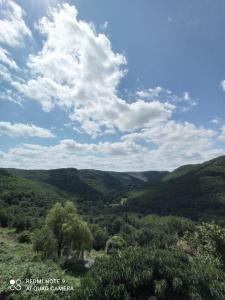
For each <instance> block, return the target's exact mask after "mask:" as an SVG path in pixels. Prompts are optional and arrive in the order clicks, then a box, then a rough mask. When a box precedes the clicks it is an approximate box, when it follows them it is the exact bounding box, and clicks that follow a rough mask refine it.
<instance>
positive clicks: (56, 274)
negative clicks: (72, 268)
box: [0, 228, 80, 300]
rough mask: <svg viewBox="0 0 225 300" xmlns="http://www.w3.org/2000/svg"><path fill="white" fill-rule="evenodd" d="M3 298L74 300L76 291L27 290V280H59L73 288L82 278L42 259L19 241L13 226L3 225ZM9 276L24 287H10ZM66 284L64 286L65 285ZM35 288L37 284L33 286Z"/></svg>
mask: <svg viewBox="0 0 225 300" xmlns="http://www.w3.org/2000/svg"><path fill="white" fill-rule="evenodd" d="M0 270H1V273H0V299H5V300H7V299H10V300H20V299H21V300H30V299H32V300H33V299H40V300H42V299H44V300H48V299H49V300H50V299H56V300H58V299H60V300H61V299H62V300H64V299H73V298H74V297H73V295H74V293H75V292H74V291H71V292H56V291H51V290H50V291H42V292H40V291H39V292H35V291H34V289H33V290H32V291H29V292H28V291H26V289H27V284H26V283H25V280H26V279H43V280H46V279H52V278H56V279H60V280H61V281H62V280H65V282H66V283H65V284H66V285H69V286H71V287H72V288H73V289H74V290H76V288H77V287H78V286H79V284H80V278H79V277H74V276H70V275H69V274H67V273H65V272H64V271H63V270H62V269H60V267H59V266H58V265H57V264H56V263H54V262H53V261H50V260H45V261H42V260H41V258H40V257H39V255H38V254H37V253H36V252H34V251H33V249H32V245H31V244H27V243H23V244H21V243H19V242H18V241H17V234H16V232H15V231H14V230H13V229H8V228H0ZM10 279H20V280H21V281H22V289H21V291H20V292H16V291H12V290H10V284H9V282H10ZM65 284H64V285H65ZM33 288H34V286H33Z"/></svg>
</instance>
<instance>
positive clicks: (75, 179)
mask: <svg viewBox="0 0 225 300" xmlns="http://www.w3.org/2000/svg"><path fill="white" fill-rule="evenodd" d="M8 172H10V173H11V174H14V175H16V176H19V177H23V178H27V179H31V180H33V181H37V182H42V183H47V184H50V185H52V186H55V187H57V188H59V189H61V190H63V191H65V192H66V193H68V194H71V195H75V196H80V197H88V198H92V197H96V196H101V195H110V194H112V193H118V192H121V191H126V190H129V189H133V188H134V187H139V186H142V185H143V184H144V183H145V182H150V181H151V182H157V181H160V180H161V179H162V178H163V177H164V176H165V175H166V174H168V172H155V171H149V172H139V173H138V172H136V173H135V172H134V173H126V172H107V171H98V170H77V169H75V168H67V169H54V170H19V169H8Z"/></svg>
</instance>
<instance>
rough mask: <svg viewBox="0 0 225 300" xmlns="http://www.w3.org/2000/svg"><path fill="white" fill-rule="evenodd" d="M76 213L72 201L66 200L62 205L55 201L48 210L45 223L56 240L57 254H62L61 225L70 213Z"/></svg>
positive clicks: (62, 238)
mask: <svg viewBox="0 0 225 300" xmlns="http://www.w3.org/2000/svg"><path fill="white" fill-rule="evenodd" d="M75 213H76V209H75V206H74V204H73V203H72V202H69V201H68V202H66V203H65V205H64V206H63V205H62V204H61V203H56V204H55V205H54V206H53V207H52V208H51V209H50V211H49V213H48V215H47V217H46V225H47V226H48V227H49V228H50V229H51V230H52V231H53V233H54V236H55V238H56V241H57V255H58V257H60V256H61V255H62V250H63V246H64V245H63V243H64V232H63V225H64V224H65V223H66V222H67V220H68V218H69V217H70V215H73V214H75Z"/></svg>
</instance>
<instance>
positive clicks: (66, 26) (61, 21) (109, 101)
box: [13, 4, 174, 136]
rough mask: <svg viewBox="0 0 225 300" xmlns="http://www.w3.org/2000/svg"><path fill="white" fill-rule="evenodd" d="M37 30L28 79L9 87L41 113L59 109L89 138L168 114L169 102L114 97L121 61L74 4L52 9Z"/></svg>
mask: <svg viewBox="0 0 225 300" xmlns="http://www.w3.org/2000/svg"><path fill="white" fill-rule="evenodd" d="M38 29H39V31H40V32H41V33H42V34H43V35H44V36H45V42H44V43H43V48H42V50H41V51H40V52H39V53H38V54H36V55H31V56H30V57H29V61H28V64H27V65H28V68H29V70H30V72H31V77H32V79H30V80H28V81H27V82H24V83H21V82H16V81H15V82H13V86H14V87H15V88H16V89H17V90H18V91H19V92H20V93H22V94H23V95H25V96H26V97H29V98H32V99H35V100H37V101H38V102H39V103H40V104H41V105H42V108H43V109H44V110H45V111H51V110H52V109H53V108H54V107H56V106H58V107H61V108H63V109H65V110H66V111H68V112H69V115H70V118H71V120H73V121H74V122H75V123H76V122H78V123H79V124H80V126H81V128H82V129H83V130H84V131H85V132H87V133H88V134H90V135H92V136H96V135H98V134H102V133H103V132H104V131H106V132H108V130H113V129H116V130H119V131H128V132H130V131H134V130H136V129H138V128H142V127H145V126H149V124H155V123H157V120H158V122H161V121H162V120H166V119H167V118H168V117H170V116H171V113H172V111H173V109H174V106H173V105H172V104H169V103H161V102H159V101H153V102H149V101H144V100H141V99H140V100H134V101H132V102H131V103H128V102H126V101H125V100H124V99H121V98H120V97H119V96H118V94H117V89H118V85H119V83H120V81H121V79H122V78H123V77H124V75H125V74H126V69H125V66H126V63H127V62H126V58H125V56H124V55H122V54H119V53H116V52H114V51H113V49H112V45H111V42H110V40H109V39H108V37H107V36H106V35H105V34H102V33H100V34H99V33H97V32H96V31H95V29H94V28H93V25H92V24H89V23H87V22H84V21H82V20H79V19H78V12H77V10H76V8H75V7H74V6H70V5H68V4H63V5H60V6H58V8H57V9H52V10H51V11H50V13H49V16H48V17H44V18H42V19H41V20H40V22H39V25H38Z"/></svg>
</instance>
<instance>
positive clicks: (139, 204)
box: [0, 156, 225, 224]
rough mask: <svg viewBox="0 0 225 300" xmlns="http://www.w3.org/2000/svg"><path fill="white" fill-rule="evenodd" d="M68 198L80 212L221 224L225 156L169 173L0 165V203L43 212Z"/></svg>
mask: <svg viewBox="0 0 225 300" xmlns="http://www.w3.org/2000/svg"><path fill="white" fill-rule="evenodd" d="M67 199H71V200H72V201H75V202H76V203H77V207H78V210H79V212H80V213H82V214H84V215H89V214H96V215H99V214H100V213H101V214H104V213H105V212H106V211H108V212H109V211H110V213H112V214H113V213H116V214H119V213H120V212H121V211H123V212H124V211H125V212H126V211H132V212H136V213H142V214H152V213H154V214H155V213H156V214H159V215H177V216H184V217H188V218H192V219H194V220H201V219H202V220H205V219H207V220H217V221H219V222H221V223H224V224H225V156H222V157H219V158H216V159H213V160H210V161H208V162H205V163H202V164H196V165H186V166H182V167H180V168H178V169H176V170H174V171H173V172H155V171H149V172H106V171H98V170H77V169H74V168H67V169H55V170H18V169H0V207H1V206H8V207H11V208H12V207H17V208H19V209H21V210H24V212H28V214H32V213H34V214H36V215H38V214H44V212H45V211H46V209H47V208H49V207H50V206H51V205H52V204H53V203H54V202H56V201H65V200H67Z"/></svg>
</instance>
